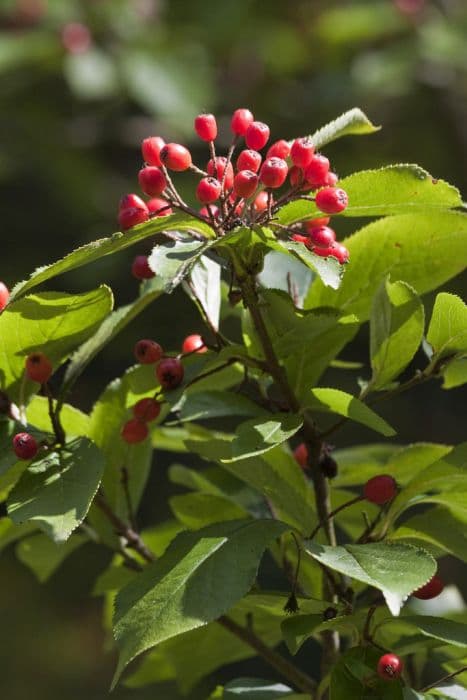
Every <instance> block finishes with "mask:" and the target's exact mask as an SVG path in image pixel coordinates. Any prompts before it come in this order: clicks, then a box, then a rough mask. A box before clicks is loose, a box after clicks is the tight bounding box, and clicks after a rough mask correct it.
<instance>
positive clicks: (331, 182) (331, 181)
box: [326, 172, 339, 187]
mask: <svg viewBox="0 0 467 700" xmlns="http://www.w3.org/2000/svg"><path fill="white" fill-rule="evenodd" d="M338 181H339V178H338V176H337V175H336V173H331V172H329V173H328V174H327V175H326V185H328V187H334V186H335V185H337V183H338Z"/></svg>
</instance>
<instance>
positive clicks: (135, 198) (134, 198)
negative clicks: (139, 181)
mask: <svg viewBox="0 0 467 700" xmlns="http://www.w3.org/2000/svg"><path fill="white" fill-rule="evenodd" d="M147 208H148V207H147V204H146V202H145V201H144V200H142V199H141V197H140V196H139V195H137V194H125V195H123V197H122V198H121V200H120V203H119V205H118V209H119V211H123V210H124V209H142V210H143V211H146V210H147Z"/></svg>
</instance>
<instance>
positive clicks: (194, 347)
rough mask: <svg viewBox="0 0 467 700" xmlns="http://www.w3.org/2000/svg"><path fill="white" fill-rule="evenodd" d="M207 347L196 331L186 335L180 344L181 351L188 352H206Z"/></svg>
mask: <svg viewBox="0 0 467 700" xmlns="http://www.w3.org/2000/svg"><path fill="white" fill-rule="evenodd" d="M207 350H208V349H207V347H206V344H205V342H204V340H203V339H202V337H201V336H200V335H198V334H196V333H194V334H193V335H187V337H186V338H185V340H184V341H183V345H182V352H183V353H184V354H188V353H190V352H198V353H202V352H207Z"/></svg>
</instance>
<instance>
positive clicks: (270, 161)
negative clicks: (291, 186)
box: [259, 157, 289, 188]
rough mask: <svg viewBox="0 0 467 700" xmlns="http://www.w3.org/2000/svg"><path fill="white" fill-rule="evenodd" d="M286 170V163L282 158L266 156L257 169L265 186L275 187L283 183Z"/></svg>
mask: <svg viewBox="0 0 467 700" xmlns="http://www.w3.org/2000/svg"><path fill="white" fill-rule="evenodd" d="M288 172H289V168H288V166H287V163H286V162H285V160H282V158H275V157H274V158H266V160H265V161H264V163H263V165H262V166H261V170H260V171H259V178H260V180H261V182H262V183H263V185H265V186H266V187H273V188H277V187H281V185H283V184H284V182H285V181H286V179H287V173H288Z"/></svg>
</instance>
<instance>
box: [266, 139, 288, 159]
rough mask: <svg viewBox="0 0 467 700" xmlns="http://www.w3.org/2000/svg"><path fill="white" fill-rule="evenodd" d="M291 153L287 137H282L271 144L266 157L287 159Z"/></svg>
mask: <svg viewBox="0 0 467 700" xmlns="http://www.w3.org/2000/svg"><path fill="white" fill-rule="evenodd" d="M289 155H290V146H289V144H288V143H287V141H285V139H280V140H279V141H276V142H275V143H273V144H272V146H269V148H268V151H267V153H266V158H282V160H286V159H287V158H288V157H289Z"/></svg>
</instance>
